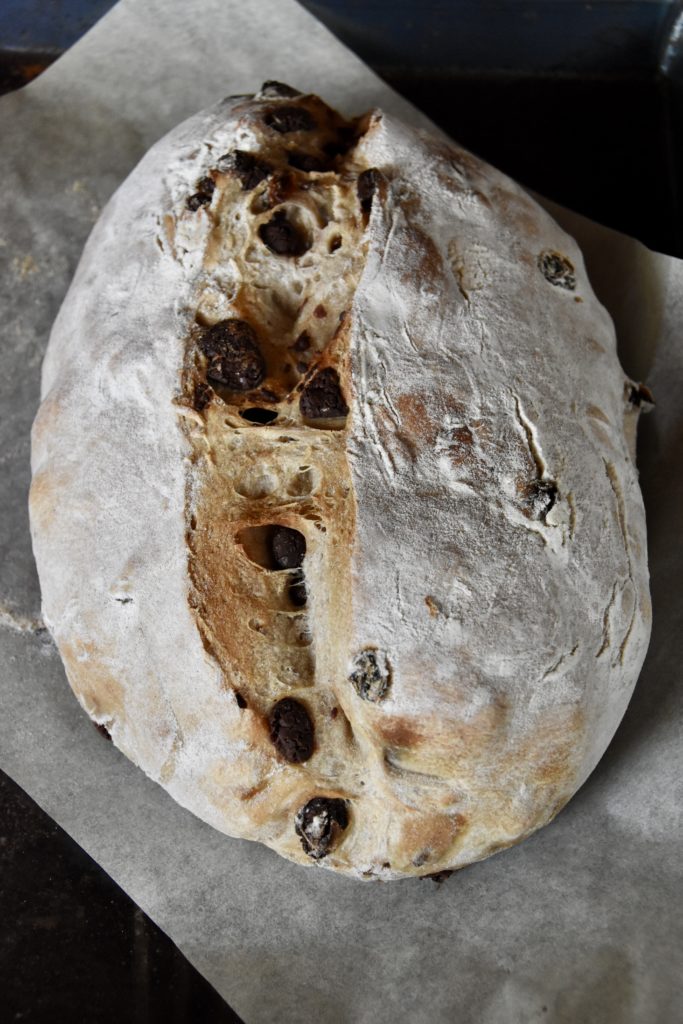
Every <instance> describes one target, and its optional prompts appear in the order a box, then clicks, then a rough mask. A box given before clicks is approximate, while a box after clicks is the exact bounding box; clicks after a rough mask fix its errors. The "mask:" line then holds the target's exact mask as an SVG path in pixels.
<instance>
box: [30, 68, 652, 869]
mask: <svg viewBox="0 0 683 1024" xmlns="http://www.w3.org/2000/svg"><path fill="white" fill-rule="evenodd" d="M647 400H648V395H647V392H646V390H645V389H642V388H639V387H638V386H637V385H634V384H633V383H632V382H630V381H628V380H626V379H625V377H624V374H623V371H622V370H621V367H620V365H619V362H618V359H617V356H616V349H615V339H614V329H613V326H612V323H611V321H610V318H609V316H608V315H607V313H606V311H605V310H604V309H603V307H602V306H601V305H600V304H599V303H598V301H597V300H596V298H595V296H594V294H593V292H592V290H591V287H590V284H589V282H588V279H587V277H586V272H585V268H584V264H583V260H582V258H581V254H580V252H579V251H578V249H577V247H576V244H575V243H574V242H573V240H572V239H571V238H569V237H568V236H567V235H566V234H564V232H563V231H562V230H561V229H560V228H559V227H558V226H557V225H556V224H555V223H554V222H553V221H552V220H551V218H550V217H549V216H548V215H547V214H546V213H544V212H543V211H542V210H541V209H540V208H539V207H538V206H537V205H536V204H535V203H534V202H533V201H532V200H531V199H530V198H529V197H528V196H527V195H526V194H525V193H524V192H523V191H522V190H521V189H520V188H519V187H518V186H516V185H514V184H513V183H512V182H511V181H509V180H508V179H507V178H506V177H504V176H503V175H502V174H500V173H499V172H497V171H495V170H493V169H492V168H491V167H489V166H487V165H486V164H484V163H482V162H481V161H479V160H477V159H475V158H474V157H473V156H472V155H470V154H469V153H466V152H464V151H462V150H460V149H458V148H457V147H454V146H448V145H446V144H444V143H443V142H441V141H438V140H435V139H432V138H430V137H428V136H426V135H423V134H420V133H418V132H415V131H413V130H411V129H409V128H407V127H406V126H404V125H402V124H400V123H398V122H396V121H394V120H393V119H391V118H389V117H387V116H385V115H383V114H382V113H380V112H379V111H374V112H371V113H370V114H368V115H366V116H364V117H362V118H358V119H357V120H354V121H344V120H343V119H342V118H341V117H339V116H338V115H337V114H335V113H334V112H333V111H331V110H330V109H329V108H327V107H326V106H325V105H324V104H323V103H322V102H321V101H320V100H318V99H317V98H316V97H311V96H301V95H299V94H298V93H296V91H295V90H291V89H289V88H288V87H283V86H280V85H278V84H277V83H271V84H268V85H267V86H265V87H264V89H263V90H262V92H261V93H260V94H258V95H257V96H256V97H237V98H231V99H229V100H226V101H224V102H223V103H221V104H219V105H218V106H217V107H215V108H213V109H212V110H209V111H207V112H203V113H201V114H198V115H197V116H196V117H193V118H191V119H190V120H189V121H187V122H185V124H183V125H181V126H180V127H179V128H177V129H176V130H175V131H173V132H171V133H170V135H168V136H166V138H164V139H162V140H161V142H159V143H158V144H157V145H156V146H155V147H154V148H153V149H152V150H151V151H150V152H149V153H148V155H147V156H146V157H145V158H144V160H143V161H142V162H141V163H140V165H139V166H138V167H137V168H136V170H135V171H134V172H133V173H132V174H131V176H130V177H129V178H128V180H127V181H126V182H124V184H123V185H122V186H121V187H120V189H119V190H118V192H117V193H116V194H115V195H114V197H113V198H112V200H111V201H110V203H109V205H108V207H107V209H106V210H105V212H104V213H103V215H102V217H101V219H100V221H99V223H98V225H97V226H96V228H95V230H94V231H93V234H92V236H91V238H90V240H89V242H88V245H87V246H86V249H85V252H84V255H83V258H82V260H81V263H80V265H79V268H78V271H77V273H76V277H75V279H74V282H73V285H72V287H71V290H70V292H69V294H68V296H67V298H66V300H65V302H64V305H63V307H62V310H61V312H60V314H59V317H58V319H57V321H56V323H55V326H54V330H53V333H52V337H51V339H50V345H49V348H48V352H47V355H46V358H45V364H44V370H43V404H42V406H41V409H40V412H39V414H38V416H37V419H36V422H35V426H34V433H33V453H32V458H33V472H34V477H33V484H32V488H31V522H32V531H33V539H34V549H35V554H36V561H37V564H38V569H39V573H40V580H41V586H42V591H43V610H44V616H45V620H46V622H47V624H48V626H49V628H50V630H51V631H52V633H53V635H54V637H55V640H56V642H57V644H58V646H59V650H60V653H61V655H62V658H63V660H64V664H65V666H66V670H67V674H68V677H69V681H70V683H71V685H72V687H73V689H74V691H75V693H76V695H77V696H78V698H79V700H80V701H81V703H82V705H83V707H84V708H85V709H86V711H87V712H88V714H90V715H91V717H92V718H93V719H94V720H95V721H96V722H97V723H99V724H101V725H103V726H105V727H106V729H107V730H108V731H109V733H110V734H111V736H112V738H113V740H114V742H115V743H116V745H117V746H118V747H120V749H121V750H123V751H124V753H126V754H127V755H128V756H129V757H130V758H131V759H132V760H133V761H135V762H136V763H137V764H138V765H140V766H141V767H142V768H143V769H144V770H145V771H146V772H147V773H148V774H149V775H150V776H151V777H152V778H153V779H155V780H157V781H158V782H159V783H160V784H161V785H163V786H164V787H165V788H166V789H167V790H168V791H169V792H170V793H171V794H172V796H173V797H174V798H175V799H176V800H178V801H179V802H180V803H181V804H183V805H184V806H185V807H188V808H189V809H190V810H192V811H193V812H194V813H195V814H197V815H199V816H200V817H201V818H203V819H204V820H205V821H207V822H209V823H210V824H211V825H213V826H215V827H216V828H218V829H220V830H222V831H223V832H226V833H228V834H229V835H233V836H240V837H244V838H248V839H255V840H259V841H260V842H263V843H266V844H267V845H268V846H270V847H272V848H273V849H275V850H277V851H278V852H279V853H281V854H282V855H284V856H285V857H288V858H290V859H291V860H294V861H297V862H299V863H301V864H309V865H311V864H319V865H322V866H324V867H328V868H332V869H335V870H338V871H342V872H346V873H349V874H352V875H354V876H356V877H359V878H384V879H391V878H398V877H403V876H408V875H428V874H434V873H439V872H443V871H446V870H449V869H453V868H458V867H461V866H463V865H465V864H468V863H470V862H472V861H475V860H478V859H481V858H483V857H486V856H488V855H489V854H491V853H494V852H496V851H497V850H500V849H503V848H504V847H506V846H509V845H511V844H512V843H515V842H518V841H519V840H520V839H522V838H524V837H525V836H527V835H529V834H530V833H532V832H533V831H534V830H535V829H537V828H539V827H540V826H542V825H544V824H546V823H547V822H548V821H550V820H551V819H552V817H553V816H554V815H555V814H556V813H557V811H558V810H559V809H560V808H561V807H562V806H563V805H564V804H565V803H566V801H567V800H568V799H569V798H570V797H571V795H572V794H573V793H574V792H575V791H576V789H577V788H578V787H579V786H580V785H581V784H582V782H583V781H584V780H585V778H586V777H587V775H588V774H589V773H590V771H591V770H592V769H593V768H594V766H595V764H596V763H597V761H598V759H599V758H600V756H601V755H602V753H603V751H604V749H605V747H606V746H607V744H608V742H609V740H610V738H611V736H612V734H613V732H614V730H615V728H616V726H617V724H618V722H619V720H620V719H621V716H622V714H623V712H624V710H625V708H626V705H627V703H628V700H629V697H630V695H631V692H632V689H633V686H634V684H635V681H636V678H637V676H638V672H639V670H640V667H641V664H642V662H643V659H644V656H645V652H646V648H647V642H648V637H649V627H650V604H649V596H648V576H647V564H646V540H645V521H644V512H643V506H642V500H641V496H640V491H639V488H638V482H637V474H636V469H635V465H634V450H633V449H634V441H635V423H636V420H637V416H638V412H639V408H640V406H641V405H642V404H643V402H646V401H647Z"/></svg>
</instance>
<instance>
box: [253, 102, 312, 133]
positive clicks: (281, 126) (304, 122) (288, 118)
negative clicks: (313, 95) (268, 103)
mask: <svg viewBox="0 0 683 1024" xmlns="http://www.w3.org/2000/svg"><path fill="white" fill-rule="evenodd" d="M263 120H264V121H265V123H266V124H267V125H268V127H269V128H272V129H273V130H274V131H276V132H280V134H281V135H288V134H289V132H312V131H314V130H315V129H316V128H317V127H318V124H317V121H316V120H315V118H314V117H313V114H311V113H310V111H308V110H306V108H305V107H273V109H272V110H269V111H268V113H267V114H266V116H265V117H264V118H263Z"/></svg>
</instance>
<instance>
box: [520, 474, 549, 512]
mask: <svg viewBox="0 0 683 1024" xmlns="http://www.w3.org/2000/svg"><path fill="white" fill-rule="evenodd" d="M524 501H525V504H526V509H525V510H524V514H525V515H526V516H527V518H528V519H545V517H546V516H547V515H548V513H549V512H550V510H551V508H553V506H554V505H555V502H556V501H557V487H556V485H555V484H554V483H553V482H552V481H551V480H534V482H533V483H531V484H529V486H528V487H526V488H525V491H524Z"/></svg>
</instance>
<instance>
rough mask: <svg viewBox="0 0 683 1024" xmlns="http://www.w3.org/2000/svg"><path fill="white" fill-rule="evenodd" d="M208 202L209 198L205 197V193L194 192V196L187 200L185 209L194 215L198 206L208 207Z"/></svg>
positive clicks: (208, 196)
mask: <svg viewBox="0 0 683 1024" xmlns="http://www.w3.org/2000/svg"><path fill="white" fill-rule="evenodd" d="M210 202H211V196H210V195H207V193H206V192H195V193H194V195H192V196H190V197H189V199H188V200H187V208H188V210H192V212H193V213H195V212H196V211H197V210H198V209H199V207H200V206H208V205H209V203H210Z"/></svg>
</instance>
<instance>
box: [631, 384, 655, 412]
mask: <svg viewBox="0 0 683 1024" xmlns="http://www.w3.org/2000/svg"><path fill="white" fill-rule="evenodd" d="M626 397H627V399H628V401H629V402H630V403H631V405H635V407H636V408H637V409H638V408H642V409H643V410H644V411H645V412H648V411H649V410H650V409H653V408H654V405H655V396H654V395H653V394H652V392H651V391H650V389H649V387H648V386H647V384H630V383H629V384H627V385H626Z"/></svg>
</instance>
